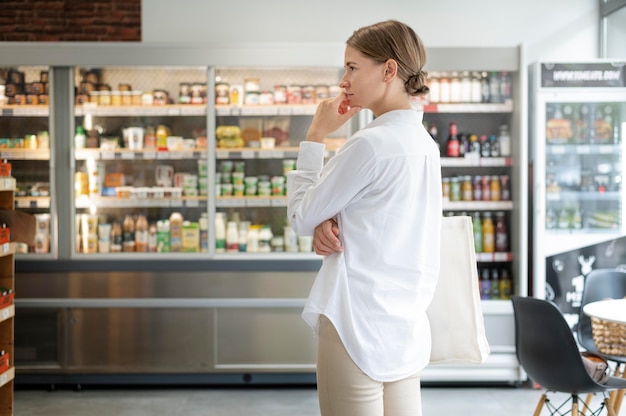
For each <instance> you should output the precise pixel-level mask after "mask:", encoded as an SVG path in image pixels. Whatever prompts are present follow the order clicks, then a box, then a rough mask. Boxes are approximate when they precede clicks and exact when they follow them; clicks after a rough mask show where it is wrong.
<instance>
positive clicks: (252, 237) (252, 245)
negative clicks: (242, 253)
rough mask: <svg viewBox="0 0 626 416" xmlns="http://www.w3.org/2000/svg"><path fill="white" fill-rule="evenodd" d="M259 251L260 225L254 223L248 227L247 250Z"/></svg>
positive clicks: (249, 251) (251, 251) (250, 251)
mask: <svg viewBox="0 0 626 416" xmlns="http://www.w3.org/2000/svg"><path fill="white" fill-rule="evenodd" d="M257 251H259V226H258V225H252V226H250V228H249V229H248V241H247V244H246V252H248V253H256V252H257Z"/></svg>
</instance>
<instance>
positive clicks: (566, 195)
mask: <svg viewBox="0 0 626 416" xmlns="http://www.w3.org/2000/svg"><path fill="white" fill-rule="evenodd" d="M621 198H622V194H621V192H583V191H561V192H546V200H547V201H571V200H575V201H620V200H621Z"/></svg>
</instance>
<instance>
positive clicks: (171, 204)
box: [76, 196, 207, 209]
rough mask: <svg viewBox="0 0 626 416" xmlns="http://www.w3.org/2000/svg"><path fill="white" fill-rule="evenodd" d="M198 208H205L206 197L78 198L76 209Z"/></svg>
mask: <svg viewBox="0 0 626 416" xmlns="http://www.w3.org/2000/svg"><path fill="white" fill-rule="evenodd" d="M92 206H93V207H96V208H184V207H187V208H198V207H206V206H207V197H206V196H183V197H180V198H117V197H90V198H78V199H77V200H76V208H79V209H85V208H91V207H92Z"/></svg>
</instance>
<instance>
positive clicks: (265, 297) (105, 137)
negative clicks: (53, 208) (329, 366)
mask: <svg viewBox="0 0 626 416" xmlns="http://www.w3.org/2000/svg"><path fill="white" fill-rule="evenodd" d="M132 49H133V51H134V52H133V53H132V54H129V51H128V50H126V48H121V47H115V46H102V48H101V49H99V51H98V53H96V54H94V53H93V51H91V50H90V49H89V48H85V47H82V46H80V45H77V46H75V47H73V48H72V51H74V52H75V54H76V57H75V58H73V59H68V60H67V62H66V61H63V62H59V61H58V59H59V58H58V57H57V55H56V54H53V53H49V52H46V51H42V57H43V58H41V59H44V58H46V59H45V61H46V62H48V61H49V62H51V66H50V72H51V74H52V75H53V76H52V78H51V79H53V80H54V83H53V86H54V87H55V88H54V94H53V95H52V96H51V103H52V104H51V112H52V116H51V118H52V120H54V123H53V128H52V129H51V130H52V132H51V136H53V137H62V138H63V140H55V143H54V144H53V146H52V147H53V149H52V151H53V152H55V155H56V158H54V160H55V163H56V165H55V167H54V170H55V181H56V183H57V184H58V185H59V186H58V187H57V193H56V195H55V197H56V204H57V205H58V210H57V212H56V215H53V217H55V218H53V221H55V220H56V224H57V226H58V228H59V230H60V231H59V237H58V238H57V240H58V241H57V243H58V244H57V246H58V255H57V257H56V258H50V259H37V260H34V259H26V258H25V259H20V260H19V261H18V262H17V265H16V267H17V271H18V272H19V273H20V279H19V280H18V282H17V284H18V289H19V291H18V293H19V294H20V296H19V298H18V299H17V300H16V306H17V307H18V309H19V313H18V314H17V319H18V323H19V322H21V324H20V325H18V326H17V330H16V360H17V363H18V366H17V367H18V377H17V379H18V381H20V380H21V382H24V383H41V382H42V380H43V381H44V382H49V383H52V384H54V383H76V384H80V383H88V382H95V383H106V382H112V383H125V382H134V383H142V382H145V383H159V382H161V383H168V384H171V383H213V382H215V383H224V382H226V383H249V382H253V383H254V382H264V381H270V380H273V381H274V382H276V381H279V382H290V381H303V380H304V381H306V382H314V371H315V338H314V337H313V335H312V334H311V333H310V332H309V330H308V329H307V327H306V325H305V324H304V323H303V322H302V321H301V318H300V313H301V310H302V307H303V306H304V303H305V300H306V297H307V295H308V292H309V289H310V287H311V284H312V282H313V280H314V278H315V275H316V272H317V270H319V267H320V265H321V258H320V257H319V256H317V255H315V254H314V253H313V252H312V251H311V249H310V246H307V245H306V244H305V243H306V241H304V242H303V244H302V245H300V244H299V242H298V241H297V240H294V239H293V237H294V236H293V235H292V234H291V233H290V230H289V228H288V226H287V220H286V201H287V196H286V195H285V190H284V189H285V188H284V176H285V172H286V171H288V170H289V169H292V168H293V163H294V161H295V159H296V157H297V149H298V143H299V141H300V140H301V139H302V138H304V137H305V134H306V130H307V128H308V125H309V123H310V121H311V119H312V117H313V114H314V111H315V108H316V102H317V100H318V98H322V97H324V96H332V95H333V94H334V93H337V86H338V85H337V84H338V82H339V80H340V77H341V73H342V70H341V68H340V66H341V60H342V56H343V49H344V45H339V46H338V47H337V48H336V50H334V49H333V50H332V51H331V52H332V54H331V53H330V52H329V51H328V50H327V49H326V48H322V47H314V48H307V49H306V52H305V51H304V50H300V49H297V50H293V49H290V48H279V49H275V48H262V49H261V50H256V49H255V50H254V51H251V50H250V49H245V48H244V49H233V50H231V49H228V51H226V50H225V49H224V50H222V49H212V48H207V49H206V50H205V49H203V48H201V47H198V48H197V49H194V50H192V51H190V50H189V49H188V48H180V49H177V50H175V51H174V50H171V49H167V50H160V49H159V48H158V47H154V48H148V47H146V46H136V47H133V48H132ZM135 49H136V50H135ZM157 52H158V53H157ZM278 52H280V54H278ZM335 52H337V53H336V54H334V53H335ZM242 53H243V55H242ZM250 53H252V55H248V56H246V54H250ZM326 53H328V55H329V56H330V57H331V58H332V59H331V58H327V59H320V56H326ZM333 54H334V55H333ZM72 55H74V54H72ZM8 56H9V57H8V58H7V59H9V58H12V59H15V57H16V56H17V57H20V58H21V59H22V61H24V59H23V55H22V54H21V51H12V52H11V53H10V54H9V55H8ZM104 58H107V59H104ZM10 60H11V59H9V61H10ZM523 61H524V57H523V50H522V48H517V47H516V48H469V49H467V48H441V49H439V48H432V49H431V50H429V63H428V65H429V66H430V68H428V70H429V71H431V70H433V71H438V72H441V71H452V70H458V71H464V70H468V71H497V72H503V71H506V72H508V73H509V74H510V75H511V82H512V84H511V85H512V91H513V93H512V100H511V102H503V103H473V104H471V103H470V104H467V103H434V102H430V103H429V102H424V103H420V104H421V105H424V106H425V107H424V109H425V113H426V114H425V117H424V120H425V122H426V123H428V124H436V125H437V126H438V128H439V131H440V134H439V137H440V138H444V139H445V137H446V131H447V128H448V126H449V124H450V122H453V121H454V122H456V123H457V125H458V128H459V131H460V132H463V133H470V132H471V133H475V134H477V135H482V134H485V135H491V134H498V129H499V126H500V125H501V124H503V123H507V124H508V125H509V128H510V136H511V154H510V156H504V157H502V156H500V157H493V156H490V157H484V158H471V157H443V158H442V166H443V170H444V172H443V173H444V177H449V178H452V177H454V176H468V175H469V176H471V177H474V176H479V175H480V176H489V177H493V176H498V177H502V176H508V178H509V185H510V198H509V199H507V200H501V201H477V200H476V201H474V200H472V201H451V200H447V201H445V203H444V214H448V213H454V214H459V213H462V212H467V213H468V214H472V213H475V212H479V213H480V215H481V216H482V215H484V214H485V213H487V212H489V213H494V214H493V215H494V216H495V214H496V213H499V212H503V213H504V219H505V222H506V227H507V229H508V233H509V240H508V245H507V247H506V249H505V250H503V251H498V252H493V253H491V252H489V253H483V252H481V253H479V254H478V256H477V257H478V261H479V264H478V267H480V268H481V269H494V268H497V269H498V270H502V269H506V270H507V272H509V275H510V277H511V279H512V289H511V291H512V292H513V293H517V294H522V295H524V294H525V293H526V286H527V282H526V277H525V276H526V270H525V265H526V257H525V255H526V253H525V250H526V247H527V241H526V235H525V229H526V228H525V227H526V223H525V221H526V220H525V218H526V217H525V216H526V212H525V210H526V206H527V201H526V183H525V175H526V173H527V172H526V159H525V158H526V155H525V128H524V126H525V115H524V114H525V106H526V101H525V100H526V98H525V93H524V91H525V88H524V83H525V69H524V65H523ZM25 62H26V63H28V62H29V61H28V60H27V59H26V60H25ZM171 62H177V64H178V65H181V66H170V65H169V64H170V63H171ZM431 68H432V69H431ZM101 84H102V85H101ZM194 91H195V92H194ZM203 91H204V92H203ZM118 93H119V94H118ZM122 93H124V94H122ZM203 94H204V95H203ZM289 94H291V98H292V102H290V101H289V97H290V95H289ZM204 97H206V102H204ZM285 97H286V98H285ZM194 98H195V99H196V100H197V101H194ZM200 98H201V99H202V100H203V101H202V103H200V102H199V101H198V100H199V99H200ZM144 99H145V101H144ZM128 100H130V104H128ZM133 100H135V101H133ZM138 100H140V101H138ZM285 100H286V102H285ZM357 118H358V120H357ZM367 121H368V120H367V112H366V111H362V112H360V113H359V117H356V118H355V121H354V123H350V124H347V125H346V126H345V127H344V128H342V129H340V130H339V131H337V132H336V133H334V134H333V135H332V137H328V138H327V140H326V143H327V150H328V156H329V157H331V156H332V155H333V154H334V152H335V151H336V149H338V148H339V147H340V146H341V145H342V144H343V142H344V140H345V139H346V138H347V137H349V136H350V134H351V132H352V131H354V130H355V129H356V128H358V127H362V126H363V125H364V124H365V123H367ZM159 126H165V127H167V129H161V130H162V131H161V132H160V133H163V132H164V133H165V134H157V130H159ZM151 128H152V129H154V136H155V137H154V139H152V138H151V131H152V130H151ZM139 137H143V140H141V141H140V140H139V139H138V138H139ZM168 138H169V141H168ZM159 139H160V140H161V141H160V142H159ZM163 139H165V142H164V143H163V141H162V140H163ZM272 139H273V140H272ZM153 140H154V141H153ZM139 143H140V144H139ZM202 179H206V181H204V180H202ZM261 182H264V183H263V185H261ZM268 183H269V187H268ZM500 183H501V182H500ZM170 184H171V186H169V185H170ZM254 186H256V189H255V188H254ZM166 192H168V193H167V194H166ZM166 195H167V196H166ZM53 205H54V204H53ZM173 214H174V218H175V220H176V221H177V223H178V222H180V221H181V218H180V216H182V222H183V223H184V222H185V221H188V223H187V227H188V228H187V230H188V231H189V233H188V234H186V233H184V230H182V231H183V232H182V233H181V234H182V236H181V242H180V244H179V243H178V241H176V242H175V243H174V244H173V241H172V215H173ZM177 214H180V216H178V215H177ZM127 218H129V219H132V220H133V222H134V223H133V227H132V228H130V226H129V227H128V228H127V233H126V234H127V235H126V236H125V232H124V222H125V221H124V220H125V219H127ZM139 218H141V224H142V225H141V227H140V228H141V231H142V233H141V234H140V235H139V237H138V235H137V230H138V226H137V221H138V219H139ZM143 218H145V220H146V221H145V222H144V221H143ZM165 220H168V221H169V224H167V226H166V223H165ZM116 223H117V224H119V226H120V228H121V232H116V233H114V232H113V229H114V224H116ZM146 223H147V231H148V233H147V236H146V234H145V233H143V231H144V229H145V228H146V226H145V224H146ZM229 223H230V224H229ZM127 224H128V225H130V220H129V221H127ZM196 224H197V225H196ZM222 224H223V226H222ZM109 225H110V226H109ZM160 225H161V226H162V228H160V227H159V226H160ZM115 228H118V227H117V226H115ZM131 229H132V230H134V238H133V237H131V236H130V234H131V231H130V230H131ZM229 229H230V231H231V232H230V233H229ZM61 230H62V232H61ZM101 230H102V232H103V236H102V238H101V236H100V231H101ZM151 230H152V231H153V232H152V233H151V232H150V231H151ZM159 230H161V231H162V233H159ZM166 231H169V238H166V237H165V235H164V234H165V232H166ZM268 231H269V232H268ZM255 233H256V244H255V238H254V237H255ZM120 234H121V238H120ZM107 236H108V240H107V238H106V237H107ZM184 236H187V237H188V239H189V240H188V241H193V243H190V244H184V242H183V241H182V238H184ZM138 238H139V239H138ZM101 240H102V241H101ZM133 242H134V244H132V243H133ZM107 243H108V244H107ZM167 243H169V247H170V252H169V253H168V252H166V250H165V247H166V246H167ZM114 245H117V247H115V248H114ZM120 246H121V247H120ZM144 246H145V247H147V249H146V250H145V251H141V250H137V248H138V247H139V248H143V247H144ZM173 246H176V247H180V251H178V252H177V251H173V252H172V247H173ZM125 247H126V250H125ZM192 247H193V249H192ZM131 248H132V249H131ZM443 255H444V256H453V255H454V253H443ZM477 284H478V282H477ZM483 311H484V314H485V325H486V329H487V336H488V339H489V342H490V346H491V349H492V355H491V356H490V358H489V360H488V362H487V363H485V364H484V365H482V366H455V365H439V366H431V367H428V368H427V369H425V371H424V373H423V380H424V382H472V381H481V382H485V381H487V382H505V383H510V382H517V381H519V380H521V379H522V378H523V374H522V372H521V369H520V367H519V365H518V363H517V361H516V358H515V352H514V330H513V313H512V308H511V306H510V302H509V301H508V300H506V299H499V300H485V301H484V302H483ZM198 332H200V333H201V334H202V335H201V336H198ZM294 334H296V335H295V336H294ZM96 347H97V348H96ZM173 350H175V351H177V354H178V356H179V357H181V358H182V360H181V361H180V365H177V366H175V367H173V366H172V364H171V362H172V361H171V359H172V355H171V354H172V351H173Z"/></svg>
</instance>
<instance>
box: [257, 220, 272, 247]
mask: <svg viewBox="0 0 626 416" xmlns="http://www.w3.org/2000/svg"><path fill="white" fill-rule="evenodd" d="M273 236H274V235H273V234H272V230H271V229H270V226H269V225H263V226H261V231H259V252H261V253H269V252H271V251H272V246H271V242H272V237H273Z"/></svg>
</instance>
